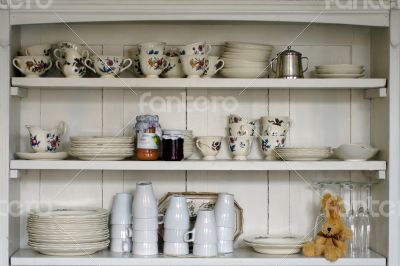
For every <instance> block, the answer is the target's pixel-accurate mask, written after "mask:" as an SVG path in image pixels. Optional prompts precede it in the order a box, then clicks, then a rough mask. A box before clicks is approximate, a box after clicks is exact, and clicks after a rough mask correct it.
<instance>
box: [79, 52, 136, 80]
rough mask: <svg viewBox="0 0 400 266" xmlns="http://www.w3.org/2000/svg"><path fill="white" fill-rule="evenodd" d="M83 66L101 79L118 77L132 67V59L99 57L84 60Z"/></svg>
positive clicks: (111, 56) (110, 56)
mask: <svg viewBox="0 0 400 266" xmlns="http://www.w3.org/2000/svg"><path fill="white" fill-rule="evenodd" d="M84 64H85V66H86V67H87V68H89V69H90V70H92V71H93V72H94V73H97V74H98V75H100V77H101V78H113V77H115V76H118V75H119V74H120V73H121V72H123V71H125V70H126V69H128V68H129V67H130V66H131V65H132V59H129V58H123V57H122V56H115V55H99V56H94V57H93V58H92V59H89V58H87V59H85V61H84Z"/></svg>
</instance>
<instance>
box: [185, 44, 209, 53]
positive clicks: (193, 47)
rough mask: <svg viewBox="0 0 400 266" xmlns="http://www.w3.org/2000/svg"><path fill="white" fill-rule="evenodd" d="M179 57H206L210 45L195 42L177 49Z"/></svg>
mask: <svg viewBox="0 0 400 266" xmlns="http://www.w3.org/2000/svg"><path fill="white" fill-rule="evenodd" d="M179 51H180V54H181V55H208V54H209V53H210V52H211V45H209V44H206V42H196V43H191V44H188V45H184V46H181V47H180V48H179Z"/></svg>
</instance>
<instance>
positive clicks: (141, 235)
mask: <svg viewBox="0 0 400 266" xmlns="http://www.w3.org/2000/svg"><path fill="white" fill-rule="evenodd" d="M132 240H133V242H135V243H152V242H157V241H158V230H153V231H144V230H133V232H132Z"/></svg>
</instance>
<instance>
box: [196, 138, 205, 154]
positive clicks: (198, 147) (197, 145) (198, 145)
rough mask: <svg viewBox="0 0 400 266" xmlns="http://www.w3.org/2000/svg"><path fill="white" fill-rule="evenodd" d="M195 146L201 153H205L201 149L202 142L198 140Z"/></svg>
mask: <svg viewBox="0 0 400 266" xmlns="http://www.w3.org/2000/svg"><path fill="white" fill-rule="evenodd" d="M195 144H196V147H197V149H199V150H200V151H203V150H202V149H201V148H200V144H201V143H200V140H199V139H198V140H196V142H195Z"/></svg>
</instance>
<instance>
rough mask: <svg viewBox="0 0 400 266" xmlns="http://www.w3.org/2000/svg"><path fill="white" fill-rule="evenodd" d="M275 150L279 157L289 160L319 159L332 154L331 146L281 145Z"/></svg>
mask: <svg viewBox="0 0 400 266" xmlns="http://www.w3.org/2000/svg"><path fill="white" fill-rule="evenodd" d="M275 151H276V152H277V156H278V158H280V159H282V160H287V161H319V160H323V159H326V158H328V157H330V156H331V155H332V149H331V148H330V147H310V148H304V147H280V148H275Z"/></svg>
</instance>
